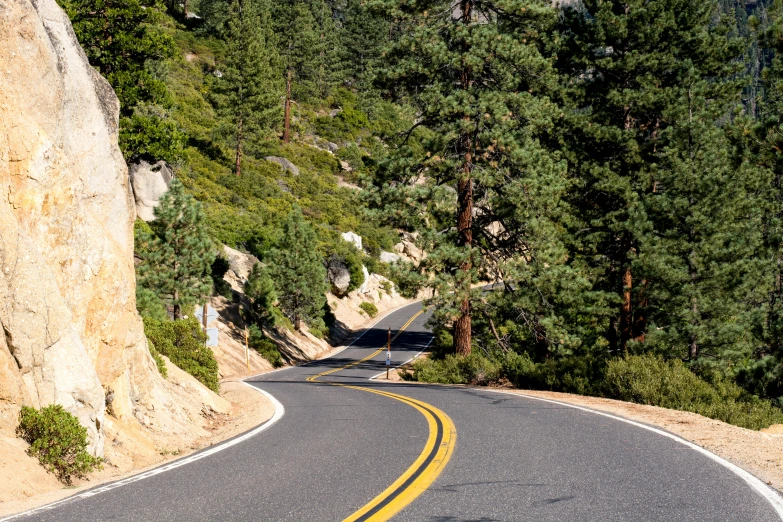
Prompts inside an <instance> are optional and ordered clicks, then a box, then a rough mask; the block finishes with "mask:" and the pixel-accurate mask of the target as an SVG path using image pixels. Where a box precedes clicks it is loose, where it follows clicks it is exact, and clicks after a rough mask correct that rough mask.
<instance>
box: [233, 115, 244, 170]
mask: <svg viewBox="0 0 783 522" xmlns="http://www.w3.org/2000/svg"><path fill="white" fill-rule="evenodd" d="M243 123H244V120H243V119H242V118H239V122H238V124H237V154H236V163H235V165H234V173H235V174H236V175H237V176H241V175H242V139H243V136H242V124H243Z"/></svg>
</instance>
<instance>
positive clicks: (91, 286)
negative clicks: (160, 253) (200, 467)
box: [0, 0, 186, 455]
mask: <svg viewBox="0 0 783 522" xmlns="http://www.w3.org/2000/svg"><path fill="white" fill-rule="evenodd" d="M118 118H119V102H118V100H117V97H116V96H115V94H114V91H113V90H112V89H111V87H110V86H109V84H108V83H107V82H106V81H105V80H104V79H103V78H102V77H101V76H100V75H99V74H98V73H97V72H96V71H95V70H94V69H93V68H92V67H90V65H89V63H88V61H87V58H86V56H85V55H84V52H83V51H82V49H81V47H80V46H79V44H78V42H77V40H76V37H75V35H74V32H73V29H72V27H71V24H70V22H69V20H68V18H67V16H66V15H65V13H64V12H63V11H62V10H61V9H60V7H58V5H57V4H56V2H55V0H36V1H35V2H33V1H31V0H8V1H3V2H2V3H0V409H4V411H5V412H6V413H8V412H9V411H10V412H13V411H14V408H15V409H16V410H17V411H18V408H19V407H20V406H21V405H31V406H35V407H41V406H44V405H47V404H52V403H59V404H62V405H63V406H64V407H65V408H66V409H67V410H68V411H70V412H71V413H73V414H74V415H76V416H77V417H78V418H79V421H80V422H81V423H82V424H83V425H84V426H86V427H87V429H88V434H89V438H90V450H91V451H92V452H93V453H94V454H96V455H101V454H102V453H103V442H104V436H103V422H104V416H105V415H106V403H107V400H106V399H107V394H108V396H110V397H111V411H112V414H113V415H114V416H115V417H116V418H117V419H120V420H132V419H133V418H134V417H136V418H138V416H139V414H142V415H146V416H147V418H150V419H154V420H152V421H151V422H155V423H156V428H159V429H165V428H166V426H169V427H172V426H175V425H179V426H182V425H183V423H184V422H186V419H185V418H184V415H185V414H184V412H182V411H181V410H179V409H178V407H177V405H176V404H175V403H174V402H172V396H171V395H170V394H169V393H168V391H167V389H166V386H165V385H164V382H163V380H162V378H161V377H160V375H159V374H158V372H157V370H156V369H155V366H154V362H153V361H152V358H151V357H150V354H149V351H148V349H147V342H146V339H145V337H144V332H143V327H142V322H141V319H140V317H139V316H138V314H137V312H136V306H135V274H134V267H133V220H134V218H135V210H134V201H133V197H132V195H131V190H130V187H129V181H128V171H127V167H126V165H125V161H124V159H123V157H122V154H121V152H120V149H119V147H118V145H117V131H118V129H117V126H118ZM156 406H157V408H156ZM153 411H154V413H152V412H153ZM148 412H149V414H148Z"/></svg>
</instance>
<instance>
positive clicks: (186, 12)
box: [182, 0, 188, 20]
mask: <svg viewBox="0 0 783 522" xmlns="http://www.w3.org/2000/svg"><path fill="white" fill-rule="evenodd" d="M182 12H183V14H184V16H185V19H186V20H187V18H188V0H185V4H184V8H183V9H182Z"/></svg>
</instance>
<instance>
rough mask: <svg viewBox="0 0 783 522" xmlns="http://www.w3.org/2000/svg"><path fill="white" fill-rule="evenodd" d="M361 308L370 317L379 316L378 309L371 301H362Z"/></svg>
mask: <svg viewBox="0 0 783 522" xmlns="http://www.w3.org/2000/svg"><path fill="white" fill-rule="evenodd" d="M359 308H361V309H362V310H364V312H365V313H366V314H367V315H369V316H370V317H375V316H376V315H378V307H377V306H375V305H374V304H372V303H371V302H369V301H362V304H360V305H359Z"/></svg>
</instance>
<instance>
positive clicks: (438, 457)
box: [307, 310, 457, 522]
mask: <svg viewBox="0 0 783 522" xmlns="http://www.w3.org/2000/svg"><path fill="white" fill-rule="evenodd" d="M422 313H424V311H423V310H421V311H419V312H418V313H416V314H414V315H413V317H411V318H410V319H409V320H408V322H407V323H405V324H404V325H403V326H402V328H400V329H399V330H398V331H397V334H396V335H395V336H394V338H393V339H392V342H394V341H395V340H396V339H397V337H399V336H400V334H401V333H402V332H403V331H404V330H405V329H406V328H407V327H408V326H410V324H411V323H412V322H413V321H414V319H416V318H417V317H419V316H420V315H421V314H422ZM384 348H385V347H381V348H379V349H378V350H376V351H375V352H373V353H372V354H370V355H368V356H367V357H365V358H363V359H360V360H358V361H354V362H352V363H349V364H346V365H345V366H341V367H340V368H333V369H331V370H328V371H325V372H322V373H319V374H318V375H313V376H310V377H308V378H307V380H308V381H310V382H317V380H318V379H319V378H320V377H323V376H325V375H330V374H333V373H335V372H339V371H341V370H345V369H347V368H351V367H353V366H356V365H358V364H361V363H363V362H366V361H369V360H370V359H372V358H373V357H375V356H377V355H378V354H379V353H381V352H383V350H384ZM330 384H333V385H335V386H342V387H344V388H351V389H353V390H360V391H364V392H369V393H374V394H376V395H382V396H384V397H388V398H390V399H395V400H398V401H400V402H403V403H405V404H407V405H408V406H411V407H412V408H415V409H416V410H418V411H419V412H420V413H421V414H422V415H424V418H425V419H427V424H428V426H429V437H427V442H426V444H425V445H424V450H423V451H422V452H421V453H420V454H419V456H418V457H417V458H416V460H415V461H414V462H413V464H412V465H411V466H410V467H409V468H408V469H407V470H405V472H404V473H403V474H402V475H401V476H400V477H399V478H398V479H397V480H396V481H394V483H393V484H392V485H391V486H389V487H388V488H386V489H385V490H384V491H383V492H382V493H381V494H380V495H378V496H377V497H375V498H374V499H372V500H371V501H370V502H368V503H367V504H365V505H364V506H363V507H361V508H360V509H359V510H358V511H356V512H355V513H353V514H352V515H351V516H349V517H348V518H346V519H345V520H344V521H343V522H364V521H373V522H378V521H382V520H389V519H390V518H391V517H393V516H394V515H396V514H397V513H399V512H400V510H402V509H403V508H404V507H405V506H407V505H408V504H410V503H411V502H413V501H414V500H415V499H416V497H418V496H419V495H421V494H422V493H424V492H425V491H426V490H427V488H429V487H430V485H431V484H432V483H433V482H435V479H437V478H438V475H440V473H441V471H443V468H444V467H445V466H446V463H447V462H448V461H449V459H450V458H451V454H452V453H453V451H454V446H455V445H456V443H457V429H456V428H455V427H454V423H453V422H452V420H451V419H450V418H449V416H448V415H446V414H445V413H443V412H442V411H440V410H439V409H438V408H436V407H434V406H432V405H431V404H427V403H426V402H422V401H418V400H416V399H411V398H410V397H405V396H404V395H398V394H396V393H391V392H387V391H382V390H374V389H371V388H367V387H364V386H350V385H347V384H340V383H330Z"/></svg>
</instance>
